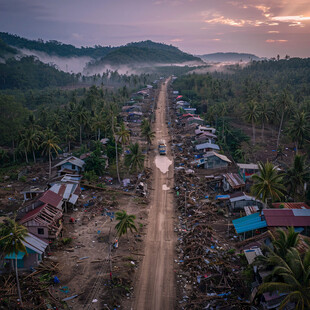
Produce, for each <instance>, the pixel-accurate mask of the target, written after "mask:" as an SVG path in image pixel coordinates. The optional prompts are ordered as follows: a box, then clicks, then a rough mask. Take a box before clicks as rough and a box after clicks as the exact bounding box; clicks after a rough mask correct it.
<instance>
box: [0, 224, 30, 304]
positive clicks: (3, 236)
mask: <svg viewBox="0 0 310 310" xmlns="http://www.w3.org/2000/svg"><path fill="white" fill-rule="evenodd" d="M27 235H28V230H27V228H26V227H24V226H22V225H19V224H18V223H17V222H16V221H14V220H11V219H7V220H6V222H5V223H3V224H1V225H0V250H1V252H2V253H3V254H4V255H13V254H14V255H15V276H16V285H17V292H18V298H19V300H20V303H21V306H23V301H22V295H21V291H20V285H19V278H18V269H17V254H18V252H23V253H27V250H26V247H25V245H24V243H23V242H24V241H25V237H26V236H27Z"/></svg>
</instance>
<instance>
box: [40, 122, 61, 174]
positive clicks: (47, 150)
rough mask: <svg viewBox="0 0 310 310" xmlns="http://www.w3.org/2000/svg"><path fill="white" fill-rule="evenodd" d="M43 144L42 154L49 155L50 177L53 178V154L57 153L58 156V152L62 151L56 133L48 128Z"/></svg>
mask: <svg viewBox="0 0 310 310" xmlns="http://www.w3.org/2000/svg"><path fill="white" fill-rule="evenodd" d="M43 137H44V138H43V142H42V144H41V147H42V148H43V151H42V153H43V154H45V155H48V160H49V171H48V176H49V178H51V174H52V152H55V153H56V154H58V151H59V150H60V147H59V145H58V143H59V139H58V137H57V136H56V135H55V133H54V132H53V131H52V130H51V129H49V128H47V129H46V131H45V132H44V134H43Z"/></svg>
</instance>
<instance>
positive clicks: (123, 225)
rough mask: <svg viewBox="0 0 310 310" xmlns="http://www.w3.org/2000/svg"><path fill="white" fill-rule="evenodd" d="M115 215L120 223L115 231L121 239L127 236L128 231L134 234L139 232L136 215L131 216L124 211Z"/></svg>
mask: <svg viewBox="0 0 310 310" xmlns="http://www.w3.org/2000/svg"><path fill="white" fill-rule="evenodd" d="M115 215H116V216H115V219H116V220H117V221H118V223H117V224H116V225H115V229H116V230H117V234H118V236H119V237H121V236H122V235H124V234H127V232H128V230H129V231H130V232H131V233H133V231H137V227H136V225H135V219H136V216H135V215H132V214H131V215H129V214H127V213H126V211H124V210H122V211H118V212H116V214H115Z"/></svg>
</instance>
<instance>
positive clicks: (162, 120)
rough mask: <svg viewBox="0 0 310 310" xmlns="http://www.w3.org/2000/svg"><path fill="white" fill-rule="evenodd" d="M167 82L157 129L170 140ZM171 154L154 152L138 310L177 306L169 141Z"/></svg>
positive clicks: (138, 281)
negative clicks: (167, 114) (160, 154)
mask: <svg viewBox="0 0 310 310" xmlns="http://www.w3.org/2000/svg"><path fill="white" fill-rule="evenodd" d="M166 98H167V83H165V84H163V85H162V88H161V91H160V94H159V98H158V103H157V109H156V121H155V126H154V130H155V132H156V138H155V141H154V142H153V144H154V145H155V146H157V144H158V141H159V140H162V139H164V140H165V141H166V142H168V141H169V140H170V138H169V134H168V128H167V124H166ZM167 151H168V152H167V156H159V155H158V151H157V148H156V147H155V148H154V150H153V151H152V154H150V164H151V168H152V170H153V182H152V187H153V191H152V193H151V197H150V199H151V200H150V211H149V217H148V222H149V224H148V229H147V235H146V238H145V252H144V254H145V256H144V259H143V262H142V265H141V269H140V272H139V275H138V277H137V279H136V286H135V298H134V301H133V305H132V309H134V310H142V309H143V310H146V309H152V310H153V309H154V310H157V309H158V310H159V309H160V310H164V309H169V310H171V309H174V308H175V300H176V289H175V288H176V286H175V274H174V266H173V265H174V255H175V234H174V231H173V229H174V226H173V221H174V206H173V195H172V191H171V190H170V189H171V188H172V187H173V185H174V181H173V158H172V156H171V151H170V148H169V145H168V143H167Z"/></svg>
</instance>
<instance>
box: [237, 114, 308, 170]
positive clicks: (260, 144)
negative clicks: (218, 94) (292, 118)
mask: <svg viewBox="0 0 310 310" xmlns="http://www.w3.org/2000/svg"><path fill="white" fill-rule="evenodd" d="M231 125H232V126H233V127H235V128H239V129H241V130H242V131H243V132H244V133H245V134H247V135H248V136H249V137H250V139H251V141H252V138H253V131H252V126H251V125H250V124H246V123H244V122H243V121H242V122H240V121H239V120H233V121H232V123H231ZM255 128H256V129H255V136H256V143H257V144H256V145H255V147H254V148H252V147H251V144H250V147H249V149H248V150H247V153H248V157H249V158H250V160H251V161H252V162H257V161H262V162H265V161H267V160H269V161H274V160H275V159H276V158H277V152H276V145H277V137H278V128H274V127H272V126H267V127H266V128H265V130H264V137H262V129H261V126H256V127H255ZM283 129H285V126H284V128H283ZM250 143H251V142H250ZM280 146H281V147H282V149H283V155H282V156H280V157H278V158H277V160H278V161H280V162H284V163H286V164H288V165H289V164H291V163H292V161H293V158H294V156H295V151H294V143H291V142H289V141H287V139H285V138H284V137H283V135H282V136H281V139H280ZM301 151H303V150H301Z"/></svg>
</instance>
